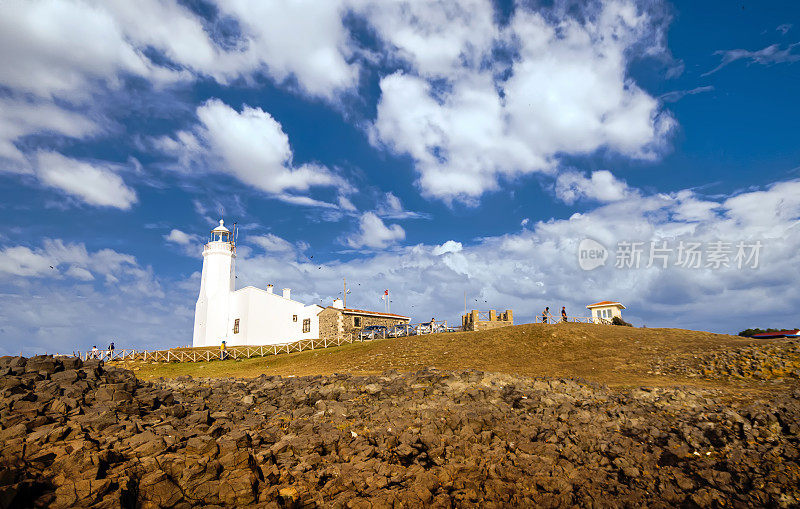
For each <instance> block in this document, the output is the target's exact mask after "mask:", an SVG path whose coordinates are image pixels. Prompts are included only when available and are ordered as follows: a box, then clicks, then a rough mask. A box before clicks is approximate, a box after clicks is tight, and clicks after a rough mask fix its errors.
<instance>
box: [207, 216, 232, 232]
mask: <svg viewBox="0 0 800 509" xmlns="http://www.w3.org/2000/svg"><path fill="white" fill-rule="evenodd" d="M230 232H231V231H230V230H229V229H227V228H225V221H223V220H222V219H220V220H219V226H217V227H216V228H214V229H213V230H211V233H230Z"/></svg>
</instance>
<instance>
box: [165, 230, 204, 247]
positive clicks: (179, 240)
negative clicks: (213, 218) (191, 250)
mask: <svg viewBox="0 0 800 509" xmlns="http://www.w3.org/2000/svg"><path fill="white" fill-rule="evenodd" d="M164 240H166V241H167V242H172V243H175V244H178V245H180V246H187V245H189V244H191V243H193V242H196V241H197V240H198V237H197V235H192V234H189V233H186V232H183V231H181V230H178V229H175V228H173V229H172V230H171V231H170V232H169V233H168V234H167V235H164Z"/></svg>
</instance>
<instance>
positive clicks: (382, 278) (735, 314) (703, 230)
mask: <svg viewBox="0 0 800 509" xmlns="http://www.w3.org/2000/svg"><path fill="white" fill-rule="evenodd" d="M798 197H800V180H794V181H786V182H779V183H776V184H774V185H771V186H769V187H767V188H766V189H764V190H760V191H750V192H744V193H739V194H737V195H735V196H731V197H729V198H727V199H725V198H723V199H709V198H706V197H703V196H701V195H699V194H697V193H695V192H693V191H691V190H683V191H679V192H677V193H672V194H656V195H644V194H642V193H641V192H639V193H630V194H629V195H627V196H626V197H625V198H624V199H622V200H619V201H615V202H613V203H609V204H605V205H601V206H598V207H597V208H594V209H591V210H589V211H587V212H585V213H582V214H574V215H573V216H571V217H570V218H568V219H552V220H549V221H540V222H535V223H533V224H530V228H529V229H525V230H522V231H521V232H518V233H514V234H508V235H501V236H495V237H485V238H482V239H479V240H477V241H476V242H474V243H472V244H470V245H465V244H461V243H460V242H458V241H455V240H448V241H446V242H444V243H443V244H441V245H414V246H404V247H397V248H395V249H393V250H391V251H379V252H376V253H374V254H372V255H369V256H362V257H357V258H353V259H349V260H346V261H338V260H334V261H330V262H327V263H320V262H318V261H317V260H310V259H308V258H307V257H305V256H303V255H302V253H301V251H302V249H301V246H298V248H297V250H296V251H295V253H294V254H292V253H291V252H289V251H288V250H289V249H291V246H293V245H295V244H294V243H293V242H292V241H291V240H286V239H282V238H280V237H276V236H270V235H267V236H259V237H261V240H255V238H259V237H255V236H254V237H253V238H252V239H253V243H256V244H258V243H261V244H262V245H264V246H271V247H277V248H278V249H284V251H282V252H281V253H279V254H278V253H277V252H276V251H261V250H246V249H241V250H240V251H239V256H238V257H237V269H238V275H239V278H238V279H237V286H238V287H240V288H241V287H243V286H246V285H248V284H252V285H262V284H263V282H264V281H272V282H275V283H276V284H277V285H278V286H279V287H281V286H285V287H289V288H292V290H293V295H295V296H296V298H298V299H299V300H301V301H305V302H308V303H322V304H329V303H330V302H331V298H333V297H335V296H336V295H337V292H339V291H341V283H342V277H346V278H347V282H348V288H350V289H352V293H351V294H350V296H349V297H348V303H352V305H353V306H357V307H360V308H374V309H381V305H382V304H383V302H382V301H381V300H380V295H381V294H382V293H383V290H384V289H386V288H389V289H390V293H391V295H392V300H393V303H392V310H393V311H395V312H399V313H403V314H408V315H410V316H412V319H414V320H422V319H425V320H427V319H429V318H430V317H431V316H435V317H436V318H437V320H442V319H446V320H449V321H450V322H453V321H456V322H458V317H459V316H460V314H461V313H462V312H463V309H464V308H463V306H464V300H463V298H464V297H463V296H464V293H465V292H466V294H467V301H468V302H467V305H468V308H469V309H480V310H486V309H501V310H502V309H507V308H510V309H513V310H514V312H515V313H514V316H515V319H516V322H517V323H524V322H526V321H529V320H532V319H533V318H534V315H535V314H536V313H537V312H540V311H541V309H542V308H544V306H550V307H551V308H554V307H555V308H557V307H560V306H562V305H565V306H566V307H567V311H568V313H569V314H570V315H571V316H573V315H575V316H581V315H585V314H586V310H585V308H584V306H585V305H586V304H588V303H589V302H594V301H597V300H603V299H615V300H621V301H622V302H623V303H625V304H626V305H627V306H628V309H627V310H626V312H625V316H626V318H627V319H628V320H629V321H632V322H634V323H635V324H637V325H641V324H647V325H648V326H651V327H654V326H665V327H682V328H697V329H703V330H712V331H720V332H737V331H738V330H742V329H745V328H747V327H753V326H761V327H767V326H781V327H782V326H787V327H794V326H796V325H797V323H796V321H795V320H796V319H797V308H798V306H800V297H798V295H797V292H796V288H797V286H798V284H800V279H799V278H800V277H799V276H798V275H797V271H796V267H797V266H798V264H800V198H798ZM759 205H763V206H762V207H759ZM754 211H755V212H757V213H754ZM586 237H590V238H593V239H596V240H597V241H599V242H601V243H602V244H604V245H605V246H606V247H608V248H609V249H610V250H611V251H612V256H611V258H610V259H609V263H608V264H607V266H606V267H603V268H598V269H596V270H594V271H592V272H584V271H582V270H580V268H579V266H578V263H577V247H578V244H579V242H580V240H582V239H583V238H586ZM719 239H722V240H724V241H726V242H733V243H735V242H737V241H739V240H743V241H755V240H761V241H762V243H763V245H764V247H763V250H762V253H761V255H762V256H761V262H760V268H758V269H755V270H754V269H742V270H738V269H736V268H735V267H733V268H729V269H720V270H711V269H698V270H693V269H682V268H678V267H670V268H668V269H660V268H655V267H654V268H650V269H646V268H644V265H645V264H646V260H643V268H641V269H639V270H635V269H615V268H614V267H613V264H614V255H613V252H614V250H615V246H616V243H617V242H618V241H621V240H628V241H630V240H636V241H641V242H649V241H650V240H653V241H657V242H660V241H661V240H668V241H669V242H670V243H671V246H673V247H675V245H676V244H677V242H678V241H680V240H684V241H688V240H692V241H699V242H711V241H715V240H719ZM248 242H250V241H249V240H248V241H245V244H243V245H242V246H240V247H247V243H248ZM459 245H460V249H459ZM248 251H249V252H248ZM195 263H197V265H196V268H197V270H199V269H200V266H201V265H200V261H199V260H197V261H196V262H195ZM50 265H52V266H53V267H54V268H53V269H50ZM78 269H83V270H85V271H87V272H88V273H89V274H91V275H92V277H94V278H95V279H94V280H90V279H89V277H88V275H87V274H85V273H82V272H81V271H79V270H78ZM199 284H200V282H199V274H198V273H195V274H193V275H192V276H191V277H190V278H188V279H186V280H181V281H172V282H169V283H163V282H161V281H159V280H157V279H155V278H154V277H153V275H152V273H151V271H150V270H149V268H142V267H141V266H140V265H139V264H138V263H137V261H136V259H135V258H134V257H132V256H130V255H127V254H124V253H119V252H116V251H113V250H101V251H96V252H90V251H88V250H87V249H86V247H85V246H83V245H82V244H68V243H64V242H63V241H59V240H55V241H45V242H44V243H43V244H42V246H41V247H38V248H30V247H26V246H7V247H5V248H3V249H2V250H0V285H2V288H3V292H2V293H0V308H2V309H3V311H4V313H2V314H1V315H0V334H2V336H3V337H4V338H6V339H7V341H5V342H4V344H6V345H8V344H12V342H14V341H16V340H17V339H20V340H21V339H23V338H24V339H25V340H26V344H27V345H29V346H30V347H31V348H36V349H37V350H36V351H43V350H48V351H51V352H52V351H54V350H60V351H62V352H63V351H67V352H69V351H71V350H73V349H76V348H79V347H86V345H87V344H88V347H91V344H92V343H93V342H100V343H104V342H105V343H107V342H108V340H109V338H110V337H115V338H118V341H117V346H118V347H130V346H136V347H139V348H143V347H145V348H146V347H149V348H154V347H166V346H174V345H178V344H188V343H189V342H190V340H191V339H190V338H191V327H192V316H193V305H194V301H195V299H196V298H197V291H198V289H199ZM109 316H111V317H114V319H113V320H108V317H109ZM12 317H13V318H12ZM165 330H168V331H169V332H170V333H169V334H168V335H167V336H165V335H164V331H165ZM76 331H79V332H76ZM131 331H135V333H133V332H131ZM2 348H3V346H2V345H0V350H1V349H2ZM6 352H8V347H6ZM31 352H33V350H31ZM8 353H10V352H8ZM17 353H18V352H17Z"/></svg>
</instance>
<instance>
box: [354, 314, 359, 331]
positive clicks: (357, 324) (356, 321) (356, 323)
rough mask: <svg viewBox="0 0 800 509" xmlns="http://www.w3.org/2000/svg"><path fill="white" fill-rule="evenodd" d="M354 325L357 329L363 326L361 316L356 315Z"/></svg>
mask: <svg viewBox="0 0 800 509" xmlns="http://www.w3.org/2000/svg"><path fill="white" fill-rule="evenodd" d="M353 327H355V328H356V329H358V328H360V327H361V317H360V316H354V317H353Z"/></svg>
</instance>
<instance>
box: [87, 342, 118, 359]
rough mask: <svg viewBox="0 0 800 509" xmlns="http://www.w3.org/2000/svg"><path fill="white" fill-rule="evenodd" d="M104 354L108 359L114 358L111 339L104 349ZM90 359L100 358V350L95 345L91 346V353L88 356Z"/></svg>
mask: <svg viewBox="0 0 800 509" xmlns="http://www.w3.org/2000/svg"><path fill="white" fill-rule="evenodd" d="M106 356H107V357H108V358H109V359H113V358H114V342H113V341H112V342H111V344H109V345H108V349H106ZM89 358H90V359H100V358H102V355H101V354H100V350H98V349H97V345H94V346H92V353H91V355H90V356H89Z"/></svg>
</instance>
